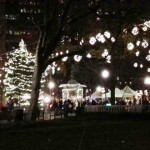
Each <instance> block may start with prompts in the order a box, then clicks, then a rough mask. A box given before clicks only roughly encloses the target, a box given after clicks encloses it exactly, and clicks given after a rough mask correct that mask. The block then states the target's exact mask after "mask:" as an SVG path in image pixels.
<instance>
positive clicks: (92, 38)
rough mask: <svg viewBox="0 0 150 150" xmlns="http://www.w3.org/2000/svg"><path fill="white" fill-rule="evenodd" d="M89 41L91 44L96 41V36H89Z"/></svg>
mask: <svg viewBox="0 0 150 150" xmlns="http://www.w3.org/2000/svg"><path fill="white" fill-rule="evenodd" d="M89 43H90V44H91V45H94V44H95V43H96V38H95V37H91V38H90V40H89Z"/></svg>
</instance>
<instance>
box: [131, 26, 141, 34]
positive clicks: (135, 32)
mask: <svg viewBox="0 0 150 150" xmlns="http://www.w3.org/2000/svg"><path fill="white" fill-rule="evenodd" d="M131 32H132V34H133V35H137V34H138V33H139V30H138V27H134V28H133V29H132V31H131Z"/></svg>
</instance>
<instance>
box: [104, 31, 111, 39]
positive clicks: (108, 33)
mask: <svg viewBox="0 0 150 150" xmlns="http://www.w3.org/2000/svg"><path fill="white" fill-rule="evenodd" d="M104 36H105V37H106V38H108V39H109V38H110V36H111V34H110V32H108V31H105V32H104Z"/></svg>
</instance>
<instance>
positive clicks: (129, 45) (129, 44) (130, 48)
mask: <svg viewBox="0 0 150 150" xmlns="http://www.w3.org/2000/svg"><path fill="white" fill-rule="evenodd" d="M127 49H128V50H133V49H134V45H133V43H131V42H130V43H128V44H127Z"/></svg>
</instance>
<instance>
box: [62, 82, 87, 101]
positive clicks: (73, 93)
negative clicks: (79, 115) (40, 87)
mask: <svg viewBox="0 0 150 150" xmlns="http://www.w3.org/2000/svg"><path fill="white" fill-rule="evenodd" d="M59 87H60V88H62V100H63V101H65V100H67V99H70V100H72V101H73V102H74V103H76V102H77V101H79V102H81V101H82V99H83V88H85V87H86V86H85V85H82V84H80V83H78V82H77V81H76V80H74V79H71V80H69V81H68V83H67V84H61V85H60V86H59Z"/></svg>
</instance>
